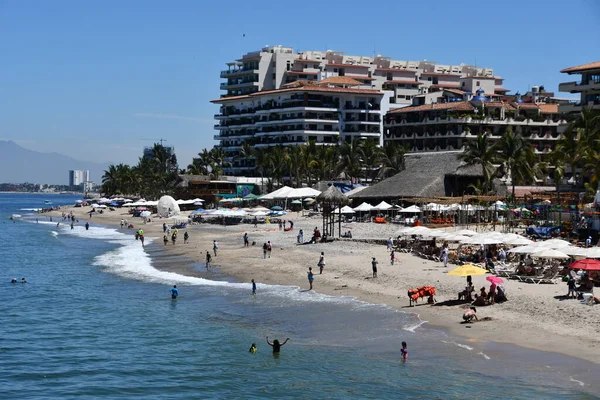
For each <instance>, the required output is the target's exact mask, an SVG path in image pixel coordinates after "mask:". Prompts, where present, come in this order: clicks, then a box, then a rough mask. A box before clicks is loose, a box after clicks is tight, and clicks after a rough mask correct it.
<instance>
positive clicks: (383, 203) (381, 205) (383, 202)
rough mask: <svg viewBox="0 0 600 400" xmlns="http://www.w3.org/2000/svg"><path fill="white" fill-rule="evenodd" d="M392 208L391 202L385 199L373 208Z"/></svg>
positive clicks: (383, 209) (380, 209) (381, 209)
mask: <svg viewBox="0 0 600 400" xmlns="http://www.w3.org/2000/svg"><path fill="white" fill-rule="evenodd" d="M390 208H392V205H391V204H388V203H386V202H385V201H382V202H381V203H379V204H377V205H376V206H375V207H373V210H378V211H385V210H389V209H390Z"/></svg>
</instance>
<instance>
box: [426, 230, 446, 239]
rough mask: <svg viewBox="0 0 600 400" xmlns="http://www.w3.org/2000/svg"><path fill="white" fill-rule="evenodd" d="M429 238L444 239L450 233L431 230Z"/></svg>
mask: <svg viewBox="0 0 600 400" xmlns="http://www.w3.org/2000/svg"><path fill="white" fill-rule="evenodd" d="M427 235H428V236H429V237H439V238H441V237H444V236H448V232H446V231H443V230H441V229H430V231H429V233H428V234H427Z"/></svg>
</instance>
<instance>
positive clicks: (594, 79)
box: [558, 61, 600, 113]
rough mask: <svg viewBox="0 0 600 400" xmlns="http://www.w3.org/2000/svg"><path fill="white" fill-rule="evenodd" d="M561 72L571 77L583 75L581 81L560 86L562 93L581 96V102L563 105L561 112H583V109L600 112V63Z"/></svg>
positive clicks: (596, 62)
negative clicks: (587, 108)
mask: <svg viewBox="0 0 600 400" xmlns="http://www.w3.org/2000/svg"><path fill="white" fill-rule="evenodd" d="M560 72H562V73H565V74H569V75H573V74H576V75H581V79H579V80H577V81H573V82H565V83H561V84H559V85H558V90H559V91H561V92H569V93H577V94H579V95H580V99H579V101H573V102H571V103H569V104H564V105H561V107H560V111H561V112H563V113H571V112H581V109H582V108H583V107H590V108H592V109H594V110H600V61H595V62H591V63H587V64H583V65H577V66H575V67H569V68H565V69H563V70H562V71H560Z"/></svg>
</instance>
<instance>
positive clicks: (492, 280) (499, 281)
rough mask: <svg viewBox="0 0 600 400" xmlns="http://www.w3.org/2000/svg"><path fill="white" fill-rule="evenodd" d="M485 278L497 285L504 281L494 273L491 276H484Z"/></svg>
mask: <svg viewBox="0 0 600 400" xmlns="http://www.w3.org/2000/svg"><path fill="white" fill-rule="evenodd" d="M485 280H486V281H488V282H491V283H495V284H496V285H499V284H501V283H504V281H503V280H502V278H499V277H497V276H495V275H491V276H486V277H485Z"/></svg>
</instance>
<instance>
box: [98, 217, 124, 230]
mask: <svg viewBox="0 0 600 400" xmlns="http://www.w3.org/2000/svg"><path fill="white" fill-rule="evenodd" d="M90 218H92V213H90ZM123 226H125V221H124V220H123V219H121V229H123Z"/></svg>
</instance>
